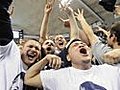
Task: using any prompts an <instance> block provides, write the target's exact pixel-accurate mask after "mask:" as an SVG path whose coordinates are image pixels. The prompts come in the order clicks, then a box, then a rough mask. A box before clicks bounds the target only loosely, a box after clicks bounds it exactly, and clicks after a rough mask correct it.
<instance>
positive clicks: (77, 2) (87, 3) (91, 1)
mask: <svg viewBox="0 0 120 90" xmlns="http://www.w3.org/2000/svg"><path fill="white" fill-rule="evenodd" d="M45 1H46V0H15V1H14V2H13V5H14V7H15V9H14V13H13V15H12V26H13V29H14V30H21V29H22V30H24V33H25V34H29V35H39V29H40V26H41V22H42V18H43V9H44V5H45ZM98 2H99V0H73V1H72V3H71V7H72V8H73V9H74V10H76V9H77V8H83V9H85V10H84V12H85V18H86V19H87V21H88V22H89V24H93V23H95V22H97V21H100V22H102V23H104V24H106V25H111V24H112V23H113V22H114V21H115V20H116V19H115V18H114V16H113V13H111V12H107V11H105V10H104V9H103V7H102V6H100V5H99V4H98ZM117 2H120V0H118V1H117ZM58 17H62V18H64V19H66V14H64V13H63V12H60V10H59V1H57V0H56V2H55V5H54V8H53V11H52V13H51V15H50V19H49V27H48V28H49V34H66V33H68V32H69V29H66V28H65V27H64V26H63V23H62V22H61V21H59V20H58Z"/></svg>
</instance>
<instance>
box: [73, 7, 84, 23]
mask: <svg viewBox="0 0 120 90" xmlns="http://www.w3.org/2000/svg"><path fill="white" fill-rule="evenodd" d="M83 13H84V10H83V9H81V11H80V9H78V13H77V12H74V14H75V15H76V18H77V19H78V20H79V21H81V19H83V18H84V16H83Z"/></svg>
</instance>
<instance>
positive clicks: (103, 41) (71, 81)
mask: <svg viewBox="0 0 120 90" xmlns="http://www.w3.org/2000/svg"><path fill="white" fill-rule="evenodd" d="M108 1H111V0H108ZM113 1H114V0H113ZM12 2H13V1H12V0H0V90H120V21H117V22H114V23H113V24H112V25H111V26H110V28H109V29H105V28H102V27H96V28H92V27H91V26H90V25H89V24H88V23H87V21H86V19H85V17H84V10H83V9H78V10H76V11H74V10H73V9H72V7H70V5H69V4H68V5H64V4H62V3H60V6H61V8H60V9H61V11H63V12H64V13H66V15H67V17H68V18H66V19H65V20H64V19H63V18H61V17H59V16H58V17H59V19H60V20H61V21H62V23H63V25H64V27H65V28H69V29H70V30H69V31H70V32H69V33H70V37H69V41H67V40H66V39H65V37H64V36H63V35H60V34H59V35H56V36H54V37H52V36H49V35H48V32H49V27H48V22H49V18H50V14H51V13H52V10H53V6H54V3H55V2H57V0H50V1H49V0H47V2H46V4H45V6H44V16H43V19H42V24H41V28H40V30H39V40H37V39H34V38H33V39H29V40H24V42H23V43H21V44H20V45H17V44H16V43H15V42H14V38H13V32H12V26H11V19H10V15H12V13H13V11H14V10H13V9H14V7H12V10H11V11H9V7H10V5H11V3H12ZM111 8H112V9H110V7H109V9H107V7H105V9H106V10H108V11H112V12H114V13H115V14H117V15H120V4H115V5H114V6H111ZM77 21H78V22H77ZM78 24H79V25H80V26H81V28H80V27H79V25H78ZM106 27H107V26H106ZM99 33H102V35H99Z"/></svg>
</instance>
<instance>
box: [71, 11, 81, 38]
mask: <svg viewBox="0 0 120 90" xmlns="http://www.w3.org/2000/svg"><path fill="white" fill-rule="evenodd" d="M69 19H70V30H71V32H70V38H79V27H78V25H77V21H76V19H75V17H74V14H73V13H72V12H71V14H70V15H69Z"/></svg>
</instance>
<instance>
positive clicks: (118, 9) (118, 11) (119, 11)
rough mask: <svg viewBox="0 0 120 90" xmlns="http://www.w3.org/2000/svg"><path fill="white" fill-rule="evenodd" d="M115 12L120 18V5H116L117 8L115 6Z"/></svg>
mask: <svg viewBox="0 0 120 90" xmlns="http://www.w3.org/2000/svg"><path fill="white" fill-rule="evenodd" d="M114 12H115V14H116V15H119V16H120V5H116V6H115V10H114Z"/></svg>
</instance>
